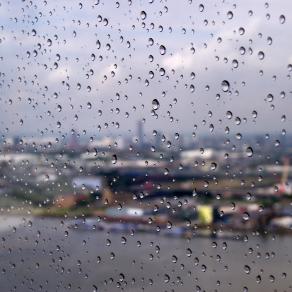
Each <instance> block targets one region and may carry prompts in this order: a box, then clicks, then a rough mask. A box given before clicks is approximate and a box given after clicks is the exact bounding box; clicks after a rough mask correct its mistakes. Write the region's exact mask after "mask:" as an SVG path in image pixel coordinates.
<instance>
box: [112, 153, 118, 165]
mask: <svg viewBox="0 0 292 292" xmlns="http://www.w3.org/2000/svg"><path fill="white" fill-rule="evenodd" d="M117 161H118V158H117V155H116V154H114V155H113V156H112V164H116V163H117Z"/></svg>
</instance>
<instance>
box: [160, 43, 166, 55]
mask: <svg viewBox="0 0 292 292" xmlns="http://www.w3.org/2000/svg"><path fill="white" fill-rule="evenodd" d="M159 52H160V54H161V55H165V54H166V48H165V46H163V45H160V47H159Z"/></svg>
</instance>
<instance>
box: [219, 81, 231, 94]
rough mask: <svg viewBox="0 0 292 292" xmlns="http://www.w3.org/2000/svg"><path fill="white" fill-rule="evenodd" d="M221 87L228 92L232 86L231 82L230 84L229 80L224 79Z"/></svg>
mask: <svg viewBox="0 0 292 292" xmlns="http://www.w3.org/2000/svg"><path fill="white" fill-rule="evenodd" d="M221 88H222V90H223V91H224V92H227V91H228V90H229V88H230V84H229V82H228V81H227V80H223V81H222V82H221Z"/></svg>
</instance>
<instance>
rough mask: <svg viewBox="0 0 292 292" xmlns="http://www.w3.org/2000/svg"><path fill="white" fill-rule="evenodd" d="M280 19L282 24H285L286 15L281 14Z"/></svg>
mask: <svg viewBox="0 0 292 292" xmlns="http://www.w3.org/2000/svg"><path fill="white" fill-rule="evenodd" d="M279 21H280V23H281V24H284V23H285V21H286V17H285V15H283V14H281V15H280V17H279Z"/></svg>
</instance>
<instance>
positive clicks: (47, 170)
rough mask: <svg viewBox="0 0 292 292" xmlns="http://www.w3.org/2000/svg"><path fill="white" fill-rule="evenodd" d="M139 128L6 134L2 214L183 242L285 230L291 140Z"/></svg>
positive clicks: (291, 195) (289, 220)
mask: <svg viewBox="0 0 292 292" xmlns="http://www.w3.org/2000/svg"><path fill="white" fill-rule="evenodd" d="M143 126H144V125H143V123H142V122H138V123H137V125H136V137H134V138H133V137H130V136H127V135H125V136H118V137H108V136H107V137H106V136H104V137H102V136H100V137H99V138H96V137H89V138H88V137H87V136H84V135H82V134H79V133H77V132H76V131H75V130H72V131H71V133H69V134H68V135H67V136H62V137H59V138H50V137H40V138H36V137H34V138H29V137H18V136H15V137H5V136H2V143H1V145H2V146H1V154H0V163H1V167H0V172H1V173H0V175H1V177H0V194H1V199H0V206H1V212H2V213H3V214H8V213H12V214H14V213H20V214H22V213H23V214H24V213H25V214H30V215H35V216H54V217H63V218H72V219H73V220H74V221H73V222H74V223H73V224H72V228H75V229H95V230H111V231H117V232H119V231H122V232H127V231H129V232H131V230H135V231H140V232H153V233H157V234H164V235H168V236H182V237H187V236H193V235H206V236H214V237H217V236H221V235H222V236H224V235H226V234H228V232H229V233H232V234H234V232H237V234H238V232H239V233H240V232H242V231H244V232H259V233H261V234H266V233H268V232H270V231H272V232H279V233H281V232H283V233H288V232H291V230H292V229H291V228H292V206H291V202H292V182H290V177H291V175H292V174H291V172H292V168H291V166H290V164H291V161H290V160H291V159H290V158H291V155H292V139H290V138H289V137H287V136H285V135H281V137H271V136H269V135H247V136H245V137H244V143H243V142H242V140H241V138H242V136H241V134H237V135H236V136H235V137H234V139H231V138H230V139H226V137H224V136H222V137H220V136H215V135H214V136H213V137H210V136H209V137H205V138H204V137H200V138H196V139H194V135H192V134H190V135H186V134H185V135H183V134H178V133H174V134H172V135H169V137H167V135H164V134H163V133H160V132H158V131H153V133H150V134H149V133H148V134H145V133H144V127H143ZM202 145H204V147H202ZM230 170H232V172H231V171H230Z"/></svg>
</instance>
